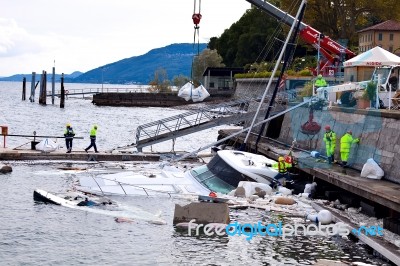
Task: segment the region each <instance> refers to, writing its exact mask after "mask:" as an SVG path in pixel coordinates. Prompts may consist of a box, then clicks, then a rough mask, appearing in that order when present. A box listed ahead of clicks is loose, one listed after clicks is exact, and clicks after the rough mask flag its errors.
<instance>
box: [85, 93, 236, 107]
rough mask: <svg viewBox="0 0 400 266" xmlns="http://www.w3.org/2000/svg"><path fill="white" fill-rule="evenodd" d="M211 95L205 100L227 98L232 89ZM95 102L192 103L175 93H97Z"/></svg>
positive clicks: (111, 104)
mask: <svg viewBox="0 0 400 266" xmlns="http://www.w3.org/2000/svg"><path fill="white" fill-rule="evenodd" d="M210 94H211V95H210V97H208V98H206V99H205V100H204V101H203V102H211V101H218V100H226V99H228V98H230V97H232V95H233V92H232V91H219V92H210ZM92 103H93V104H95V105H98V106H126V107H171V106H180V105H186V104H192V103H193V101H186V100H185V99H183V98H181V97H178V94H177V93H176V92H175V93H162V92H159V93H131V92H128V93H114V92H108V93H97V94H95V95H93V101H92Z"/></svg>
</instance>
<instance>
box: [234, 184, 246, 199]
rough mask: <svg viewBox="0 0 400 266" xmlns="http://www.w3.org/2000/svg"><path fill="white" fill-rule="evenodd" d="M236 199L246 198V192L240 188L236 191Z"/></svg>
mask: <svg viewBox="0 0 400 266" xmlns="http://www.w3.org/2000/svg"><path fill="white" fill-rule="evenodd" d="M235 197H239V198H245V197H246V190H245V189H244V188H242V187H238V188H237V189H236V190H235Z"/></svg>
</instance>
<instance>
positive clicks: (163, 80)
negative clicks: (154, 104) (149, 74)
mask: <svg viewBox="0 0 400 266" xmlns="http://www.w3.org/2000/svg"><path fill="white" fill-rule="evenodd" d="M170 85H171V82H170V81H169V79H168V74H167V70H165V68H158V69H157V70H156V71H154V79H153V80H152V81H150V90H151V91H153V92H170V91H171V88H170Z"/></svg>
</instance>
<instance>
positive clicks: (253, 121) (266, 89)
mask: <svg viewBox="0 0 400 266" xmlns="http://www.w3.org/2000/svg"><path fill="white" fill-rule="evenodd" d="M306 3H307V0H303V1H302V2H301V4H300V7H299V10H298V11H297V14H296V21H298V18H299V17H300V14H301V10H302V9H303V7H304V5H305V4H306ZM296 24H297V23H293V24H292V26H291V27H290V31H289V33H288V35H287V37H286V40H285V43H284V44H283V47H282V50H281V52H280V54H279V57H278V59H277V61H276V63H275V67H274V70H273V71H272V74H271V78H270V79H269V81H268V84H267V87H266V88H265V91H264V94H263V96H262V98H261V101H260V104H259V105H258V108H257V111H256V114H255V115H254V117H253V120H252V122H251V125H250V130H249V131H248V132H247V135H246V138H245V139H244V142H243V145H246V143H247V141H248V139H249V136H250V134H251V130H252V128H253V126H254V123H255V121H256V119H257V116H258V114H259V112H260V109H261V106H262V104H263V102H264V100H265V97H266V95H267V92H268V90H269V88H270V87H271V83H272V79H273V77H274V76H275V73H276V71H277V69H278V66H279V64H280V62H281V60H282V58H283V55H284V53H285V50H286V47H287V44H288V43H289V40H290V37H291V35H292V33H293V30H294V28H295V25H296Z"/></svg>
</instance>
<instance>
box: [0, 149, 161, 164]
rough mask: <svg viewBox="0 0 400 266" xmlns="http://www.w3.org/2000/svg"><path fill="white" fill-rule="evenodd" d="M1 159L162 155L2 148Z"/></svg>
mask: <svg viewBox="0 0 400 266" xmlns="http://www.w3.org/2000/svg"><path fill="white" fill-rule="evenodd" d="M0 160H3V161H12V160H71V161H159V160H160V155H158V154H144V153H116V154H114V153H105V152H99V153H94V152H92V153H90V152H89V153H86V152H84V151H83V152H81V151H72V153H65V151H64V150H60V151H54V152H41V151H36V150H11V149H4V148H0Z"/></svg>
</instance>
